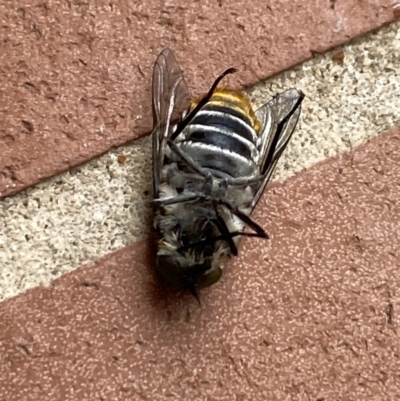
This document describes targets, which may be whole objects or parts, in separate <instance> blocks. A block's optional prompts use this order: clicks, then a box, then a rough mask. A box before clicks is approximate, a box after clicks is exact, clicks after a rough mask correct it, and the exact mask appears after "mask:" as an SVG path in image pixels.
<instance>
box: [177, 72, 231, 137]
mask: <svg viewBox="0 0 400 401" xmlns="http://www.w3.org/2000/svg"><path fill="white" fill-rule="evenodd" d="M235 72H237V69H236V68H228V69H227V70H225V71H224V72H223V73H222V74H221V75H219V76H218V77H217V79H216V80H215V81H214V83H213V84H212V86H211V88H210V90H209V91H208V93H207V95H206V96H204V97H203V98H202V99H201V100H200V101H199V103H197V105H196V107H195V108H194V109H193V110H192V111H191V112H190V113H189V114H188V115H187V116H186V117H185V118H184V119H183V120H182V121H180V122H179V123H178V124H177V126H176V130H175V132H174V133H173V134H172V135H171V141H173V140H175V139H176V138H177V137H178V135H179V134H180V133H181V132H182V131H183V130H184V129H185V128H186V126H187V125H188V124H189V123H190V121H192V120H193V118H194V117H195V116H196V114H197V112H198V111H199V110H200V109H201V108H202V107H203V106H204V105H205V104H206V103H208V102H209V100H210V99H211V97H212V95H213V93H214V91H215V89H216V88H217V86H218V84H219V83H220V82H221V80H222V79H223V78H224V77H225V76H226V75H229V74H234V73H235Z"/></svg>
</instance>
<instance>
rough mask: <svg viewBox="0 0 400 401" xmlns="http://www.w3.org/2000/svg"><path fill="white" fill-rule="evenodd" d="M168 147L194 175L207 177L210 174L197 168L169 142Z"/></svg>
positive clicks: (189, 158)
mask: <svg viewBox="0 0 400 401" xmlns="http://www.w3.org/2000/svg"><path fill="white" fill-rule="evenodd" d="M168 145H169V147H170V148H171V150H172V151H173V152H174V153H175V154H176V155H177V156H178V157H180V158H181V159H182V160H183V161H184V162H185V163H186V165H187V166H188V167H190V168H191V169H192V170H193V171H194V172H195V173H198V174H200V175H202V176H203V177H208V176H209V175H210V173H209V172H208V171H205V170H203V169H202V168H201V167H200V166H198V165H197V164H196V163H195V162H194V161H193V160H192V158H191V157H188V156H186V155H185V153H184V152H182V150H181V149H180V148H179V146H177V145H176V144H175V143H174V142H172V141H171V140H169V141H168Z"/></svg>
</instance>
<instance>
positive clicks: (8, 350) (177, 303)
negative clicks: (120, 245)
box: [0, 128, 400, 401]
mask: <svg viewBox="0 0 400 401" xmlns="http://www.w3.org/2000/svg"><path fill="white" fill-rule="evenodd" d="M399 145H400V129H399V128H397V129H395V130H393V131H392V132H390V133H387V134H384V135H381V136H379V137H377V138H375V139H373V140H371V141H370V142H369V143H367V144H365V145H362V146H361V147H360V148H357V149H356V150H355V151H354V152H352V153H351V154H350V155H348V154H346V155H341V156H339V157H336V158H334V159H329V160H328V161H327V162H323V163H322V164H318V165H316V166H314V167H313V168H311V169H309V170H308V171H305V172H302V173H300V174H298V175H296V176H294V177H292V178H290V179H289V180H287V181H286V182H285V183H283V184H274V185H273V186H272V188H271V190H270V191H269V192H268V195H267V196H266V197H264V198H263V199H262V200H261V204H260V207H259V208H258V209H257V211H256V213H255V218H256V219H257V220H258V221H260V222H262V224H263V225H264V226H265V227H266V228H267V229H268V232H269V233H270V236H271V240H270V241H262V240H245V241H244V242H243V244H242V247H241V251H242V252H241V254H240V257H239V258H238V259H236V260H235V261H234V262H233V263H231V264H230V265H229V266H228V267H227V271H226V274H225V275H224V276H223V278H222V281H221V282H220V283H218V284H217V285H216V286H214V287H211V288H210V289H208V290H204V291H203V292H202V293H201V299H202V303H203V306H202V307H199V306H198V305H197V303H196V301H195V300H194V299H192V298H188V297H183V298H180V299H179V298H178V299H177V298H175V297H174V296H172V295H169V296H168V295H167V294H165V293H164V291H163V289H161V288H160V287H159V286H158V285H157V283H156V281H155V280H154V278H153V275H152V273H151V257H150V255H151V249H150V248H149V246H148V244H147V242H142V243H137V244H133V245H132V246H130V247H128V248H124V249H122V250H120V251H118V252H116V253H114V254H111V255H108V256H107V257H106V258H104V259H102V260H100V261H99V262H98V263H96V264H95V265H93V266H88V267H83V268H80V269H78V270H77V271H75V272H73V273H71V274H68V275H65V276H63V277H62V278H60V279H58V280H56V281H54V282H53V284H52V285H51V286H50V287H49V288H36V289H34V290H32V291H29V292H27V293H25V294H23V295H21V296H19V297H16V298H13V299H10V300H8V301H5V302H3V303H1V304H0V399H4V400H38V399H40V400H43V401H46V400H51V401H54V400H63V401H67V400H78V399H79V400H108V399H113V400H154V401H156V400H166V399H172V400H252V401H255V400H260V401H261V400H287V399H296V400H357V401H359V400H376V401H381V400H396V399H399V397H400V377H399V370H400V359H399V358H400V342H399V335H398V325H399V315H398V313H399V312H398V311H399V308H400V297H399V290H398V289H399V287H400V272H399V264H400V253H399V245H398V244H399V241H400V226H399V221H400V207H399V203H398V199H399V197H400V175H399V174H398V170H399V165H400V146H399Z"/></svg>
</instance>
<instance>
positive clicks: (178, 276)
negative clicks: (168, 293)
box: [156, 256, 185, 288]
mask: <svg viewBox="0 0 400 401" xmlns="http://www.w3.org/2000/svg"><path fill="white" fill-rule="evenodd" d="M156 270H157V273H158V274H159V275H160V276H161V278H162V279H163V280H165V281H166V282H167V283H168V284H169V285H171V286H173V287H176V288H183V287H184V286H185V280H184V276H183V274H182V270H181V268H180V266H179V264H178V263H177V262H176V261H175V260H173V259H172V258H170V257H169V256H158V257H157V261H156Z"/></svg>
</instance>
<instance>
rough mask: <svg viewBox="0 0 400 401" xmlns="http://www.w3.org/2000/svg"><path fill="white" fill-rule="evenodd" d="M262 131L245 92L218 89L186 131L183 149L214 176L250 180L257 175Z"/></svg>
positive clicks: (180, 144) (181, 145)
mask: <svg viewBox="0 0 400 401" xmlns="http://www.w3.org/2000/svg"><path fill="white" fill-rule="evenodd" d="M194 106H195V103H194V104H192V107H194ZM259 131H260V123H259V122H258V121H257V119H256V117H255V115H254V112H253V109H252V107H251V103H250V101H249V100H248V99H247V98H246V97H245V96H244V95H243V94H242V93H241V92H237V91H233V90H230V89H217V90H216V91H215V92H214V94H213V96H212V98H211V100H210V101H209V102H208V103H207V104H206V105H205V106H204V107H203V108H202V109H201V110H200V111H199V112H198V113H197V114H196V116H195V117H194V118H193V120H192V121H191V122H190V123H189V124H188V126H187V127H186V128H185V130H184V137H185V139H184V141H182V142H180V143H179V146H180V148H181V149H182V150H183V151H184V152H185V153H186V154H187V155H189V156H190V157H191V158H192V159H193V160H194V161H195V162H196V163H197V164H198V165H199V166H201V167H202V168H204V169H206V170H209V171H210V172H211V173H212V174H213V175H214V176H218V177H229V178H230V177H233V178H238V177H246V176H249V175H252V174H254V173H255V172H256V171H257V162H258V158H259V152H258V147H257V144H258V133H259Z"/></svg>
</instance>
